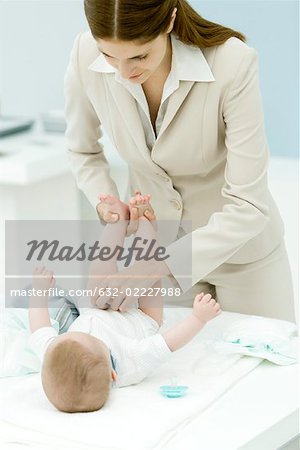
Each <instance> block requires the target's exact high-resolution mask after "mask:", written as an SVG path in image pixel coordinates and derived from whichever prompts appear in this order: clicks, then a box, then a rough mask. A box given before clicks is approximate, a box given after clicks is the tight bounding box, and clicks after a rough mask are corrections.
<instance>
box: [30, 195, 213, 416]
mask: <svg viewBox="0 0 300 450" xmlns="http://www.w3.org/2000/svg"><path fill="white" fill-rule="evenodd" d="M149 199H150V196H143V195H141V194H136V195H135V196H134V197H133V198H132V199H131V200H130V202H129V211H130V214H131V213H132V211H133V208H135V210H134V211H135V214H136V211H138V229H137V231H136V234H135V237H140V238H142V239H147V240H148V242H151V240H152V239H156V223H155V216H154V213H153V210H152V208H151V205H150V204H149ZM101 201H103V202H104V203H107V205H108V206H109V209H110V210H111V211H112V212H115V213H117V214H119V218H120V220H119V221H118V222H117V223H114V224H107V225H106V226H105V228H104V231H103V233H102V235H101V242H100V244H101V243H102V244H105V246H112V247H113V246H116V245H120V246H122V245H124V239H125V236H126V230H127V225H128V207H127V205H125V204H124V203H122V202H121V201H120V200H118V199H117V198H115V197H113V196H102V197H101ZM145 209H148V210H149V211H152V213H151V214H150V217H151V220H148V219H147V218H146V217H144V216H143V213H144V211H145ZM155 248H156V247H154V248H153V252H154V251H155ZM117 271H118V268H117V262H116V259H111V260H109V261H101V260H99V259H98V260H95V261H94V262H93V263H92V265H91V271H90V282H89V284H90V287H91V286H93V285H96V283H97V276H99V275H101V276H107V275H111V274H113V273H116V272H117ZM32 285H33V288H35V289H36V290H38V289H39V290H42V291H43V292H44V294H45V295H44V296H43V297H31V299H30V305H29V323H30V329H31V332H32V334H31V337H30V345H31V348H32V349H33V350H34V351H35V352H36V353H37V354H38V355H39V357H40V358H41V360H42V362H43V363H42V384H43V388H44V391H45V394H46V396H47V397H48V399H49V401H50V402H51V403H52V404H53V405H54V406H55V407H56V408H57V409H58V410H60V411H65V412H70V413H71V412H89V411H96V410H98V409H100V408H101V407H102V406H103V405H104V404H105V402H106V400H107V399H108V396H109V392H110V389H111V387H112V385H114V386H116V387H122V386H128V385H131V384H136V383H139V382H140V381H142V380H143V379H144V378H145V377H146V376H148V375H149V374H151V373H152V372H154V371H155V370H156V369H157V368H158V367H159V366H160V365H161V364H163V363H164V362H165V361H167V360H168V359H169V357H170V355H171V354H172V352H173V351H175V350H177V349H179V348H181V347H182V346H184V345H185V344H187V343H188V342H189V341H190V340H191V339H192V338H193V337H194V336H195V335H196V334H197V333H198V332H199V331H200V330H201V329H202V328H203V327H204V325H205V324H206V323H207V322H208V321H209V320H211V319H213V318H214V317H216V316H218V315H219V314H220V313H221V308H220V306H219V305H218V303H216V301H215V300H214V299H213V298H212V297H211V295H210V294H206V295H204V293H200V294H199V295H197V296H196V297H195V300H194V303H193V309H192V311H191V313H190V314H189V316H188V317H187V318H185V319H184V320H182V321H181V322H180V323H179V324H177V325H175V326H174V327H172V328H171V329H169V330H167V331H165V332H163V333H162V334H161V333H159V328H160V326H161V324H162V315H163V299H162V296H161V295H157V296H155V297H143V298H142V297H141V298H140V299H139V301H138V305H137V307H133V308H131V309H130V310H129V311H126V312H121V311H113V310H112V309H106V310H101V309H98V308H96V307H90V308H84V309H82V308H80V306H79V310H80V316H79V317H78V318H77V319H76V320H75V321H74V322H73V323H72V325H71V326H70V328H69V330H68V332H66V333H64V334H62V335H58V333H57V332H56V330H55V329H54V328H53V327H52V326H51V321H50V316H49V311H48V295H47V292H48V290H49V289H50V288H53V287H54V285H55V279H54V277H53V273H52V272H51V271H49V270H46V269H45V268H44V267H43V268H36V269H35V271H34V273H33V283H32ZM156 286H160V285H159V284H156Z"/></svg>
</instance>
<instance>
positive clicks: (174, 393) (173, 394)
mask: <svg viewBox="0 0 300 450" xmlns="http://www.w3.org/2000/svg"><path fill="white" fill-rule="evenodd" d="M188 388H189V387H188V386H183V385H178V384H177V378H176V377H173V378H171V383H170V384H169V385H163V386H160V387H159V390H160V393H161V395H162V396H163V397H165V398H180V397H184V396H185V394H186V393H187V390H188Z"/></svg>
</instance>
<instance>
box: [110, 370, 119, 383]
mask: <svg viewBox="0 0 300 450" xmlns="http://www.w3.org/2000/svg"><path fill="white" fill-rule="evenodd" d="M111 377H112V379H113V381H117V378H118V375H117V372H116V371H115V370H114V369H113V370H112V371H111Z"/></svg>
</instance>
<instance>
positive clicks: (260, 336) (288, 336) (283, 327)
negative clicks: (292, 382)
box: [215, 316, 298, 366]
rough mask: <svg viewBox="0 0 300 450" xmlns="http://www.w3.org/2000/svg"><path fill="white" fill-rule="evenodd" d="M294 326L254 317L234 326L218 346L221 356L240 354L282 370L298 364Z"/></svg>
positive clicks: (224, 335) (289, 323)
mask: <svg viewBox="0 0 300 450" xmlns="http://www.w3.org/2000/svg"><path fill="white" fill-rule="evenodd" d="M296 333H297V326H296V325H295V324H294V323H291V322H287V321H284V320H278V319H269V318H265V317H258V316H255V317H251V318H246V319H242V320H239V321H238V322H236V323H234V324H233V325H231V326H230V327H229V328H228V329H227V330H225V332H224V333H223V335H222V339H221V341H218V342H216V343H215V349H216V350H218V351H220V352H222V353H227V354H228V353H238V354H242V355H246V356H254V357H256V358H263V359H267V360H268V361H271V362H272V363H274V364H278V365H281V366H285V365H289V364H295V363H297V362H298V355H297V348H298V339H297V337H296Z"/></svg>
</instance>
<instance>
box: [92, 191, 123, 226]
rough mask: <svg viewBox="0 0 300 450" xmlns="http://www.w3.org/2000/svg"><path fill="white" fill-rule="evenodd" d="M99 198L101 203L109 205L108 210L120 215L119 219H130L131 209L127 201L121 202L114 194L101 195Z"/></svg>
mask: <svg viewBox="0 0 300 450" xmlns="http://www.w3.org/2000/svg"><path fill="white" fill-rule="evenodd" d="M99 199H100V200H101V203H104V204H105V205H107V207H108V210H109V211H110V212H111V213H113V214H118V215H119V220H128V219H129V210H128V206H127V205H126V203H123V202H121V200H119V199H118V198H117V197H115V196H114V195H104V194H103V195H100V196H99Z"/></svg>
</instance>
